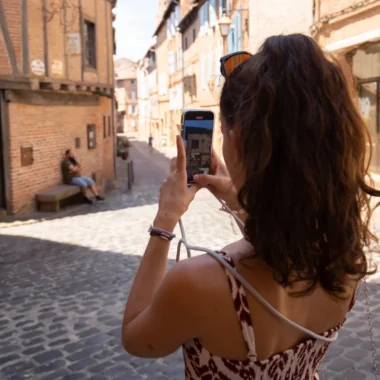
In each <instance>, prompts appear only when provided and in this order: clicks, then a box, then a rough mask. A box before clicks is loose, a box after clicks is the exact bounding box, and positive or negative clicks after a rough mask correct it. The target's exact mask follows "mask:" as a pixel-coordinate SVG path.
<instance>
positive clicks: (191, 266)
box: [172, 240, 247, 294]
mask: <svg viewBox="0 0 380 380" xmlns="http://www.w3.org/2000/svg"><path fill="white" fill-rule="evenodd" d="M243 248H244V249H247V247H246V246H245V243H244V242H243V241H241V240H239V241H236V242H234V243H231V244H229V245H227V246H225V247H224V248H222V249H221V250H220V251H222V252H225V253H227V254H228V255H231V257H233V259H235V258H236V259H237V258H238V255H239V254H240V252H242V249H243ZM172 271H174V272H175V273H176V277H177V278H179V279H181V281H186V283H187V286H188V287H189V289H193V290H194V291H196V290H197V289H199V290H200V291H202V293H203V294H205V292H207V289H210V290H211V289H215V287H219V286H220V285H221V284H224V283H225V284H227V281H226V274H225V270H224V268H223V266H222V265H221V264H220V263H219V262H218V261H217V260H216V259H215V258H214V257H212V256H211V255H209V254H207V253H205V254H202V255H197V256H193V257H191V258H189V259H186V260H181V261H179V262H178V263H176V264H175V265H174V267H173V268H172ZM222 288H223V286H222Z"/></svg>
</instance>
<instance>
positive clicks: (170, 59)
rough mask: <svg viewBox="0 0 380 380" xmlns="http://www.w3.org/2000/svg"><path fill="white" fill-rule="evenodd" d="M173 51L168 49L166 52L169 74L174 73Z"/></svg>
mask: <svg viewBox="0 0 380 380" xmlns="http://www.w3.org/2000/svg"><path fill="white" fill-rule="evenodd" d="M175 70H176V69H175V52H174V51H169V52H168V71H169V74H174V72H175Z"/></svg>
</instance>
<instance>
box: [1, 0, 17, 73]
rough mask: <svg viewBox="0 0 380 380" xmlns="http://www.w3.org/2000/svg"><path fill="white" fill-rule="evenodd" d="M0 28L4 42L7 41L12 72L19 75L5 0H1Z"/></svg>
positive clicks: (6, 45)
mask: <svg viewBox="0 0 380 380" xmlns="http://www.w3.org/2000/svg"><path fill="white" fill-rule="evenodd" d="M0 29H1V31H2V32H3V38H4V43H5V47H6V49H7V53H8V58H9V61H10V63H11V66H12V72H13V74H14V75H17V74H18V73H19V71H18V67H17V60H16V54H15V50H14V48H13V43H12V39H11V37H10V34H9V29H8V25H7V20H6V18H5V12H4V6H3V0H0Z"/></svg>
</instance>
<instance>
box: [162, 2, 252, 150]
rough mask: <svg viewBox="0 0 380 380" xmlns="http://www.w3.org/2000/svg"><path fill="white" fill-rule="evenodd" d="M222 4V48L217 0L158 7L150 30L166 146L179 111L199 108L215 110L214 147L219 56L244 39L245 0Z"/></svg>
mask: <svg viewBox="0 0 380 380" xmlns="http://www.w3.org/2000/svg"><path fill="white" fill-rule="evenodd" d="M225 7H226V9H225V10H226V13H227V14H228V15H229V16H230V17H231V21H232V26H231V29H230V35H229V36H228V37H227V51H226V52H224V51H223V39H222V36H221V35H220V31H219V25H218V20H219V18H220V17H221V16H222V11H223V0H194V1H193V0H181V1H180V2H177V1H171V2H168V4H167V8H166V10H165V11H164V12H162V11H161V12H160V14H162V18H161V21H160V23H159V25H158V27H157V29H156V32H155V36H156V37H157V70H158V83H159V93H160V89H161V90H162V91H161V95H160V96H159V113H160V121H161V123H162V133H163V135H164V136H165V141H167V143H168V145H173V144H174V142H175V136H176V134H178V133H179V132H180V122H181V114H182V110H183V109H190V108H191V109H199V108H201V109H202V108H204V109H210V110H212V111H214V113H215V133H214V145H215V147H216V150H217V151H220V148H221V133H220V115H219V107H218V104H219V95H220V91H219V90H220V89H221V85H222V80H221V78H220V63H219V60H220V58H221V57H222V56H223V54H224V53H232V52H235V51H238V50H244V49H247V48H248V44H249V38H248V24H249V20H248V15H249V12H248V0H226V4H225ZM166 86H167V87H166ZM166 89H167V91H166Z"/></svg>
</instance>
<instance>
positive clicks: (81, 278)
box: [0, 235, 183, 380]
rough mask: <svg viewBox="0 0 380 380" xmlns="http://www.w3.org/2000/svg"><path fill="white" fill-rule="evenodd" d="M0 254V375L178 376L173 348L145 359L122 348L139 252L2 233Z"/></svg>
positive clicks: (179, 369)
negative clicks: (125, 314)
mask: <svg viewBox="0 0 380 380" xmlns="http://www.w3.org/2000/svg"><path fill="white" fill-rule="evenodd" d="M0 258H1V264H0V275H1V282H0V310H1V312H0V326H1V331H0V378H1V379H12V380H19V379H27V378H28V379H33V380H40V379H44V380H45V379H61V378H65V376H69V375H71V376H72V377H67V379H74V378H75V379H88V378H90V377H91V376H95V375H96V374H99V375H100V374H102V375H103V377H101V378H102V379H115V378H116V377H117V378H118V377H119V376H124V378H125V379H134V378H136V379H140V378H144V376H145V378H152V379H153V378H154V379H161V380H162V379H169V378H170V379H178V380H180V379H182V378H183V364H182V357H181V355H180V354H179V353H175V354H173V355H172V356H171V357H168V358H167V359H166V360H165V361H160V360H145V359H140V358H134V357H132V356H130V355H128V354H127V353H125V352H124V350H123V348H122V346H121V339H120V336H121V320H122V314H123V311H124V306H125V302H126V300H127V296H128V293H129V290H130V287H131V281H132V279H133V277H134V274H135V271H136V269H137V266H138V265H139V262H140V257H138V256H129V255H123V254H120V253H114V252H101V251H96V250H90V249H88V248H84V247H81V246H77V245H69V244H60V243H56V242H52V241H47V240H40V239H34V238H26V237H23V236H7V235H1V240H0ZM172 264H173V262H172V261H171V262H170V265H172ZM174 374H175V375H176V376H177V377H175V376H174ZM134 376H136V377H134ZM173 376H174V377H173Z"/></svg>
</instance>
